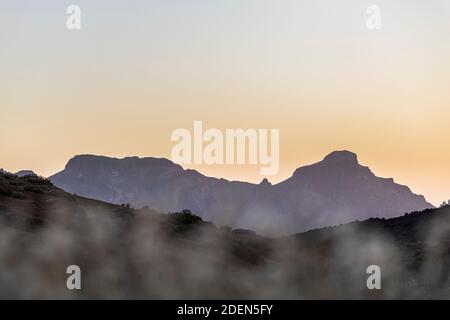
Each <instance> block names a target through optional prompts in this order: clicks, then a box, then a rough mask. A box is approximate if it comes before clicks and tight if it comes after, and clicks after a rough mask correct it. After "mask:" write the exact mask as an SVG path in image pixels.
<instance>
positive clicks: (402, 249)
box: [0, 173, 450, 300]
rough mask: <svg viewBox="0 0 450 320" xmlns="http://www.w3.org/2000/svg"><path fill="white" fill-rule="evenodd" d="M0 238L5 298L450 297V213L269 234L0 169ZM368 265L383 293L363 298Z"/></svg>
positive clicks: (1, 284) (442, 210) (440, 211)
mask: <svg viewBox="0 0 450 320" xmlns="http://www.w3.org/2000/svg"><path fill="white" fill-rule="evenodd" d="M267 186H268V184H266V182H264V183H263V185H262V187H263V188H264V187H267ZM0 230H2V234H1V235H2V245H1V246H0V252H1V254H2V257H4V258H3V259H1V260H0V270H2V274H6V275H8V277H7V279H0V297H2V298H5V299H7V298H13V297H15V298H24V299H29V298H30V297H31V298H38V299H39V298H51V299H63V298H68V299H74V298H75V299H112V298H117V297H120V298H130V299H263V300H264V299H448V298H449V297H450V290H449V289H450V277H449V275H450V273H449V271H450V268H449V267H450V259H449V258H450V249H449V248H450V236H449V235H450V206H445V207H441V208H439V209H430V210H425V211H422V212H412V213H409V214H404V215H402V216H400V217H396V218H391V219H384V218H383V219H379V218H373V219H368V220H364V221H361V222H353V223H349V224H343V225H340V226H337V227H330V228H322V229H316V230H310V231H308V232H305V233H298V234H293V235H287V236H284V237H277V238H271V237H263V236H261V235H258V234H257V233H255V232H252V231H249V230H243V229H232V228H218V227H216V226H215V225H214V224H212V223H210V222H207V221H204V220H202V219H201V218H200V217H198V216H195V215H194V214H192V213H191V212H190V211H188V210H184V211H182V212H178V213H172V214H162V213H158V212H155V211H153V210H150V209H147V208H142V209H133V208H131V207H128V206H127V205H124V206H119V205H113V204H109V203H106V202H102V201H98V200H92V199H87V198H84V197H80V196H77V195H72V194H68V193H66V192H64V191H63V190H61V189H59V188H57V187H55V186H54V185H52V183H51V182H50V181H48V180H46V179H43V178H40V177H36V176H32V175H27V176H24V177H18V176H16V175H14V174H8V173H0ZM74 262H76V263H77V265H79V266H80V268H82V270H85V275H86V276H84V278H83V279H84V280H83V290H80V291H79V292H77V293H76V295H75V296H74V295H73V293H72V292H71V291H70V290H58V288H61V283H63V284H65V282H66V273H65V272H63V271H64V270H66V268H67V266H68V265H69V264H71V263H74ZM370 265H376V266H379V267H380V268H381V270H382V283H383V284H382V290H367V285H366V283H367V282H366V281H367V277H368V274H367V272H366V270H367V267H368V266H370ZM55 270H63V271H62V272H55ZM105 270H107V271H108V273H107V274H108V276H105ZM30 278H32V279H33V281H34V283H36V284H37V285H36V286H32V287H30V285H29V283H30V282H29V281H30ZM11 283H14V285H13V286H11V285H10V284H11Z"/></svg>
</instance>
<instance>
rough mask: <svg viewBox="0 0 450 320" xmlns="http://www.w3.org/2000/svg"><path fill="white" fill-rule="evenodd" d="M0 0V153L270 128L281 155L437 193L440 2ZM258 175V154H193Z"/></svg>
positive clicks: (443, 99)
mask: <svg viewBox="0 0 450 320" xmlns="http://www.w3.org/2000/svg"><path fill="white" fill-rule="evenodd" d="M78 2H79V5H80V6H81V8H82V13H83V25H82V26H83V27H82V30H80V31H76V32H70V31H68V30H67V29H66V28H65V18H66V15H65V8H64V7H62V6H61V5H60V4H57V3H58V2H55V1H43V3H42V4H40V5H38V4H31V3H29V2H24V1H18V2H17V3H16V2H14V3H10V4H1V5H0V21H2V22H3V23H5V25H7V26H8V27H7V28H6V27H5V28H0V42H1V43H2V45H1V50H0V67H1V68H0V69H1V72H0V88H2V89H1V94H0V117H1V119H2V125H1V126H0V155H1V158H0V167H4V168H5V169H8V170H10V171H16V170H19V169H33V170H35V171H36V172H38V173H39V174H42V175H44V176H47V175H51V174H53V173H55V172H57V171H59V170H61V169H63V167H64V165H65V163H66V162H67V160H68V159H69V158H71V157H72V156H74V155H76V154H80V153H93V154H101V155H109V156H119V157H122V156H131V155H138V156H157V157H169V156H170V150H171V147H172V146H173V143H172V142H171V141H170V134H171V132H172V131H173V130H175V129H177V128H188V129H190V130H192V126H193V121H194V120H201V121H203V123H204V126H205V127H206V128H219V129H223V130H225V129H226V128H267V129H270V128H276V129H280V157H281V167H280V173H279V175H277V176H274V177H271V178H269V180H271V181H273V182H277V181H280V180H282V179H285V178H287V177H289V176H290V175H291V174H292V172H293V171H294V170H295V168H297V167H299V166H301V165H305V164H309V163H313V162H316V161H320V160H321V159H322V158H323V157H324V156H325V155H326V154H328V153H329V152H331V151H333V150H341V149H347V150H351V151H353V152H355V153H357V154H358V156H359V159H360V162H361V163H362V164H364V165H367V166H369V167H370V168H372V170H373V171H374V173H376V174H377V175H379V176H383V177H394V179H395V181H396V182H399V183H402V184H406V185H408V186H410V187H411V189H412V190H413V191H414V192H416V193H421V194H424V195H425V196H426V198H427V199H428V200H429V201H432V202H433V203H434V204H438V203H440V202H442V201H444V200H448V199H450V183H448V181H450V170H449V168H448V164H449V163H450V148H449V146H450V126H449V125H448V119H450V90H449V88H450V59H448V57H450V19H449V18H450V5H449V4H447V2H446V1H439V0H432V1H418V0H414V1H406V0H402V1H396V2H395V4H394V3H392V1H378V2H379V5H380V7H381V9H382V12H383V15H382V29H381V30H379V31H370V30H368V29H367V28H366V27H365V19H366V15H365V10H366V8H367V6H368V5H370V4H372V3H364V1H363V2H361V1H356V0H347V1H344V2H342V3H340V4H337V3H336V2H335V1H331V0H328V1H324V0H321V1H317V2H315V3H314V4H311V3H310V4H307V3H306V2H301V1H290V0H282V1H268V0H261V1H248V2H238V1H229V2H227V3H220V4H219V3H218V2H214V3H212V2H208V1H200V0H198V1H194V4H191V5H187V4H186V3H185V2H182V1H173V2H171V3H170V4H163V3H159V2H144V1H136V2H135V3H134V4H133V5H129V6H127V5H126V2H125V1H118V0H115V1H111V2H110V3H109V4H108V5H109V7H108V10H106V11H105V10H104V8H103V7H102V6H101V5H99V4H93V3H92V2H89V1H78ZM195 168H196V169H198V170H199V171H201V172H202V173H205V174H208V175H215V176H221V177H222V176H223V177H225V178H229V179H237V180H248V181H253V182H259V181H260V180H261V179H262V177H261V176H260V175H259V166H254V167H245V166H244V167H239V166H225V167H224V166H212V167H209V166H201V167H195Z"/></svg>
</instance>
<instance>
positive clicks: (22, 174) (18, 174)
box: [14, 170, 37, 178]
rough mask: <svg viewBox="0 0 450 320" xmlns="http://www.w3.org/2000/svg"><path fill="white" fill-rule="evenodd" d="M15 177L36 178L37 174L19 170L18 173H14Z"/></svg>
mask: <svg viewBox="0 0 450 320" xmlns="http://www.w3.org/2000/svg"><path fill="white" fill-rule="evenodd" d="M14 174H15V175H16V176H18V177H21V178H22V177H26V176H37V174H36V173H34V172H33V171H31V170H20V171H18V172H16V173H14Z"/></svg>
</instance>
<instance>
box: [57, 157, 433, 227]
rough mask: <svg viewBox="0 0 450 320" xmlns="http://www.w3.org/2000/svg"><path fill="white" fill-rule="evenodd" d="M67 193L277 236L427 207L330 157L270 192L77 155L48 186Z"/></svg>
mask: <svg viewBox="0 0 450 320" xmlns="http://www.w3.org/2000/svg"><path fill="white" fill-rule="evenodd" d="M49 179H50V180H51V181H52V182H53V183H54V184H55V185H56V186H58V187H60V188H62V189H64V190H65V191H67V192H70V193H76V194H77V195H80V196H84V197H89V198H94V199H98V200H102V201H106V202H110V203H115V204H121V203H129V204H131V205H132V206H134V207H142V206H148V207H150V208H152V209H154V210H157V211H160V212H176V211H181V210H183V209H189V210H191V211H192V212H194V213H196V214H197V215H199V216H200V217H202V218H203V219H205V220H209V221H212V222H214V223H216V224H218V225H229V226H232V227H239V228H247V229H252V230H255V231H258V232H261V233H264V234H283V233H294V232H301V231H306V230H309V229H312V228H319V227H323V226H330V225H337V224H342V223H346V222H350V221H354V220H364V219H367V218H371V217H385V218H390V217H395V216H399V215H401V214H404V213H405V212H412V211H419V210H424V209H427V208H432V207H433V206H432V205H431V204H430V203H428V202H427V201H426V200H425V198H424V197H423V196H421V195H416V194H414V193H413V192H411V190H410V189H409V188H408V187H406V186H402V185H399V184H397V183H395V182H394V180H393V179H386V178H379V177H377V176H375V175H374V174H373V173H372V172H371V171H370V169H369V168H367V167H364V166H362V165H360V164H359V162H358V158H357V155H356V154H354V153H352V152H349V151H335V152H332V153H331V154H329V155H327V156H326V157H325V158H324V159H323V160H322V161H320V162H318V163H316V164H312V165H308V166H304V167H300V168H298V169H297V170H296V171H295V172H294V174H293V175H292V177H290V178H288V179H286V180H285V181H283V182H281V183H278V184H275V185H272V184H270V183H269V182H268V181H267V179H264V180H263V181H262V182H261V183H260V184H252V183H247V182H237V181H228V180H225V179H218V178H212V177H206V176H204V175H202V174H201V173H199V172H197V171H195V170H184V169H183V168H182V167H181V166H179V165H177V164H175V163H173V162H171V161H169V160H167V159H159V158H138V157H129V158H124V159H116V158H108V157H104V156H94V155H79V156H75V157H74V158H72V159H71V160H70V161H69V162H68V163H67V165H66V167H65V169H64V170H63V171H61V172H59V173H57V174H55V175H54V176H52V177H50V178H49Z"/></svg>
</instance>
